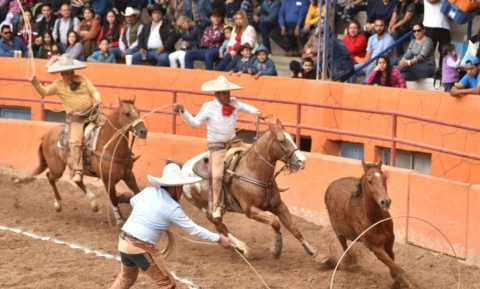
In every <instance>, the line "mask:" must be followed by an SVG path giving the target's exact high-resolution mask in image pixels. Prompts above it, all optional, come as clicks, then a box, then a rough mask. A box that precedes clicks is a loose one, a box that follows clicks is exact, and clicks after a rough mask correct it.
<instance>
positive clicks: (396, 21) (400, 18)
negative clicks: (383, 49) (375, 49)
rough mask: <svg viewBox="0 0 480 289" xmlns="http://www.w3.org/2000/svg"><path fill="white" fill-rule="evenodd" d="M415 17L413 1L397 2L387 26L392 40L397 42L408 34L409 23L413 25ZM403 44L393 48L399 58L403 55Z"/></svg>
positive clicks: (399, 0) (403, 0) (415, 11)
mask: <svg viewBox="0 0 480 289" xmlns="http://www.w3.org/2000/svg"><path fill="white" fill-rule="evenodd" d="M416 15H417V5H415V3H414V2H413V0H398V2H397V5H396V6H395V10H394V11H393V15H392V19H391V20H390V24H389V25H388V33H389V34H390V35H392V38H393V40H395V41H397V40H398V39H400V37H402V36H403V35H405V34H407V33H408V32H410V30H411V23H414V21H415V18H417V17H415V16H416ZM403 43H404V42H401V43H398V44H397V46H395V48H396V50H397V57H401V56H402V55H403V54H404V53H405V51H404V50H403Z"/></svg>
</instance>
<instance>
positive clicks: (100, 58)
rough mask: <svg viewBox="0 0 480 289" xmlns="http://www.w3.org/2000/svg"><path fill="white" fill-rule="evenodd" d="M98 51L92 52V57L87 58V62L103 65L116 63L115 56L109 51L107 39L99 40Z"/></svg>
mask: <svg viewBox="0 0 480 289" xmlns="http://www.w3.org/2000/svg"><path fill="white" fill-rule="evenodd" d="M98 48H100V50H97V51H94V52H93V53H92V55H90V56H89V57H88V58H87V61H88V62H103V63H116V62H117V61H116V60H115V55H113V53H111V52H110V51H109V48H110V40H108V38H103V39H102V40H100V45H99V46H98Z"/></svg>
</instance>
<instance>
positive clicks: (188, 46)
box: [168, 15, 202, 68]
mask: <svg viewBox="0 0 480 289" xmlns="http://www.w3.org/2000/svg"><path fill="white" fill-rule="evenodd" d="M176 25H177V26H178V29H179V31H180V33H181V35H182V36H181V37H182V46H181V47H182V48H181V49H180V50H177V51H175V52H172V53H170V55H169V56H168V61H169V62H170V67H176V68H177V67H178V65H177V61H178V62H179V63H180V67H181V68H185V53H186V51H187V50H192V49H197V48H199V45H200V39H201V38H202V33H201V32H200V30H201V28H200V27H199V26H197V25H195V22H193V21H192V20H190V19H188V18H187V17H186V16H183V15H182V16H180V17H178V19H177V22H176Z"/></svg>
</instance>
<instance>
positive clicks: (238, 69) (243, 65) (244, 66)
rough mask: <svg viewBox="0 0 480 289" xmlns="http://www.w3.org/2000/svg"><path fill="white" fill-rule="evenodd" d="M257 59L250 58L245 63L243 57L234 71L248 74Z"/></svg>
mask: <svg viewBox="0 0 480 289" xmlns="http://www.w3.org/2000/svg"><path fill="white" fill-rule="evenodd" d="M254 60H255V57H253V56H250V58H249V59H248V60H247V61H244V59H243V57H242V59H240V60H239V61H238V63H237V66H235V68H234V69H233V71H234V72H242V73H248V69H249V68H251V67H252V64H253V61H254Z"/></svg>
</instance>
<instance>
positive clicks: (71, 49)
mask: <svg viewBox="0 0 480 289" xmlns="http://www.w3.org/2000/svg"><path fill="white" fill-rule="evenodd" d="M65 53H66V54H70V57H71V58H73V59H76V60H80V61H85V51H83V45H82V43H80V37H78V34H77V32H75V31H70V32H69V33H68V46H67V50H66V51H65Z"/></svg>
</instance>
